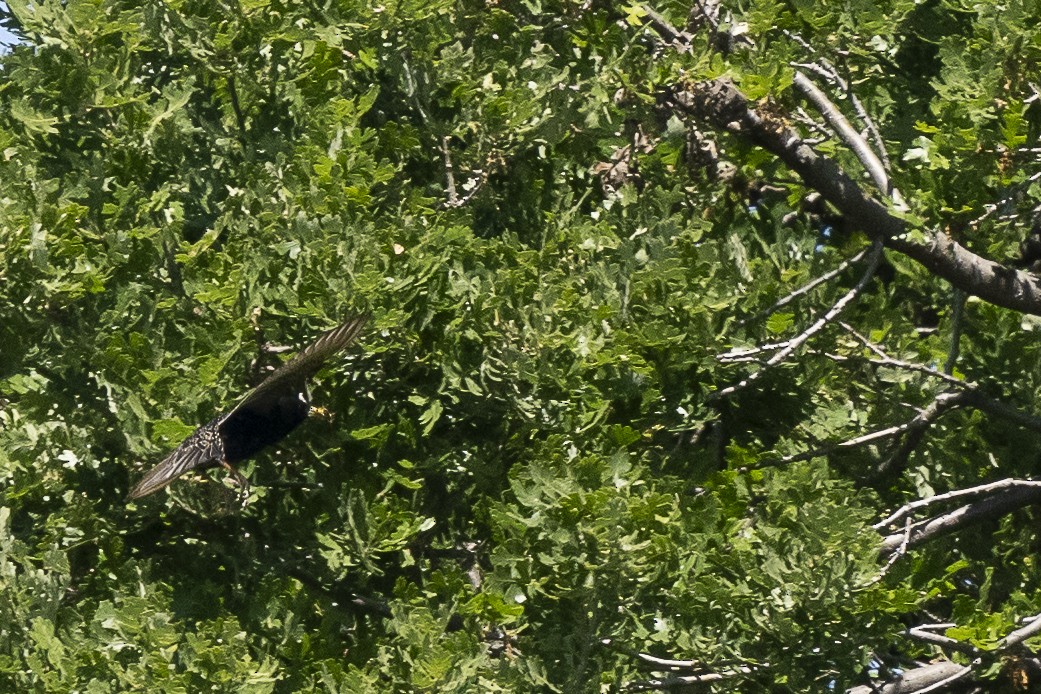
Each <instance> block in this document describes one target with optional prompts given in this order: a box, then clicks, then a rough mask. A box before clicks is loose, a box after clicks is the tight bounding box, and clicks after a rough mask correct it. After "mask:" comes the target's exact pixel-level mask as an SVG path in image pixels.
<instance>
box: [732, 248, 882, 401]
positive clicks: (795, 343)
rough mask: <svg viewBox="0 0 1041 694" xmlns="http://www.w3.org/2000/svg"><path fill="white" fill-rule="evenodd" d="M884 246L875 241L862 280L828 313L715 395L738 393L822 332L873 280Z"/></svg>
mask: <svg viewBox="0 0 1041 694" xmlns="http://www.w3.org/2000/svg"><path fill="white" fill-rule="evenodd" d="M884 248H885V247H884V246H883V245H882V244H881V243H880V242H879V241H878V240H876V241H875V244H874V246H872V248H871V255H870V256H869V259H868V267H867V270H865V272H864V275H863V276H862V277H861V278H860V280H859V281H858V282H857V283H856V285H854V287H853V288H852V289H850V290H849V291H848V292H846V293H845V294H844V295H843V296H842V298H840V299H839V300H838V301H836V302H835V304H834V305H833V306H832V307H831V308H830V309H828V312H827V313H825V314H824V315H823V316H821V317H820V318H818V319H817V320H816V321H815V322H814V323H813V325H811V326H810V327H808V328H807V329H806V330H804V331H803V332H802V333H801V334H799V335H798V336H797V337H795V338H793V339H791V340H789V341H788V344H787V345H786V346H785V347H784V348H783V349H781V350H780V351H778V352H777V353H776V354H774V355H773V356H772V357H770V358H769V359H767V360H766V363H765V364H764V365H763V368H761V369H759V370H758V371H755V372H753V373H752V374H750V375H749V376H747V377H745V378H744V379H743V380H741V381H740V382H738V383H735V384H734V385H732V386H727V387H726V388H723V389H722V390H720V391H717V392H716V393H715V394H714V396H713V397H714V398H715V399H718V398H725V397H727V396H729V395H732V394H734V393H736V392H737V391H739V390H741V389H742V388H745V387H747V386H748V385H749V384H751V383H752V382H753V381H755V380H757V379H758V378H759V377H761V376H762V375H763V373H765V372H766V370H767V369H768V368H769V367H771V366H776V365H777V364H780V363H781V362H782V361H784V360H785V359H787V358H788V357H789V356H790V355H791V354H792V353H793V352H795V350H797V349H798V348H799V347H800V346H802V345H803V344H804V343H805V342H806V341H807V340H809V339H810V338H811V337H813V336H814V335H816V334H817V333H818V332H820V330H821V329H822V328H823V327H824V326H825V325H827V324H828V323H830V322H831V321H833V320H835V318H837V317H838V316H839V314H841V313H842V311H843V310H844V309H845V308H846V307H847V306H848V305H849V304H850V302H852V301H853V300H854V299H855V298H857V296H858V295H859V294H860V292H862V291H863V290H864V287H866V286H867V284H868V282H870V281H871V278H872V277H874V275H875V270H877V269H878V266H879V263H881V262H882V251H883V250H884Z"/></svg>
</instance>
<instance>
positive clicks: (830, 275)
mask: <svg viewBox="0 0 1041 694" xmlns="http://www.w3.org/2000/svg"><path fill="white" fill-rule="evenodd" d="M868 250H869V249H868V248H865V249H863V250H862V251H860V252H859V253H857V254H856V255H855V256H853V257H852V258H847V259H846V260H843V261H842V262H841V263H839V264H838V266H836V267H835V269H834V270H829V271H828V272H825V273H824V274H823V275H821V276H820V277H817V278H815V279H813V280H811V281H809V282H807V283H806V284H804V285H802V286H801V287H799V288H798V289H796V290H795V291H793V292H791V293H789V294H788V295H786V296H784V297H782V298H780V299H778V300H777V301H775V302H774V303H773V304H772V305H770V306H769V307H767V308H764V309H763V310H761V311H758V312H756V313H755V315H752V316H750V317H748V318H744V319H742V320H740V321H738V324H737V327H739V328H740V327H744V326H746V325H748V324H749V323H754V322H755V321H757V320H760V319H761V318H763V317H764V316H769V315H771V314H773V313H774V312H775V311H777V310H778V309H780V308H782V307H784V306H787V305H788V304H790V303H791V302H792V301H794V300H795V299H798V298H799V297H800V296H802V295H804V294H808V293H809V292H812V291H813V290H814V289H816V288H817V287H819V286H821V285H822V284H824V283H825V282H829V281H831V280H833V279H835V278H836V277H838V276H839V275H841V274H842V273H843V272H845V271H846V269H847V268H849V266H851V265H854V264H856V263H859V262H860V261H861V260H863V259H864V256H865V255H867V252H868Z"/></svg>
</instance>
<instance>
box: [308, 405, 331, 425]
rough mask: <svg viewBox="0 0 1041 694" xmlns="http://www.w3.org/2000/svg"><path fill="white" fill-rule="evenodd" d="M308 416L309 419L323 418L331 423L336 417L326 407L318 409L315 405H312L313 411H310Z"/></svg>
mask: <svg viewBox="0 0 1041 694" xmlns="http://www.w3.org/2000/svg"><path fill="white" fill-rule="evenodd" d="M307 415H308V416H309V417H321V418H322V419H324V420H326V421H327V422H331V421H332V420H333V417H335V416H336V415H334V414H333V413H332V412H330V411H329V410H327V409H325V408H324V407H316V406H315V405H311V409H310V410H308V412H307Z"/></svg>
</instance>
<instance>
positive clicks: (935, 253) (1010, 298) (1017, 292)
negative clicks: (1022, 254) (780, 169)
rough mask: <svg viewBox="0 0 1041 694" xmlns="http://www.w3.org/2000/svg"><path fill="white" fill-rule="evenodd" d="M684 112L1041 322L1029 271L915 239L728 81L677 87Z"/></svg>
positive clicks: (890, 238) (942, 273) (966, 284)
mask: <svg viewBox="0 0 1041 694" xmlns="http://www.w3.org/2000/svg"><path fill="white" fill-rule="evenodd" d="M671 99H672V103H673V104H674V105H675V107H676V108H677V109H678V110H681V111H683V112H685V113H688V114H690V115H692V116H694V117H695V118H698V119H701V120H704V121H707V122H709V123H711V124H713V125H714V126H716V127H718V128H721V129H723V130H727V131H729V132H731V133H734V134H736V135H739V136H742V137H745V138H747V139H748V140H749V141H751V142H753V143H754V144H757V145H759V146H761V147H763V148H764V149H766V150H768V151H770V152H772V153H773V154H775V155H776V156H777V157H778V158H780V159H781V160H782V161H783V162H784V163H785V164H787V165H788V167H789V168H791V169H792V170H793V171H794V172H795V173H797V174H798V175H799V176H800V177H801V178H802V179H803V182H804V183H805V184H806V185H807V186H809V187H810V188H813V189H814V190H817V191H818V192H820V193H821V195H823V196H824V198H825V199H826V200H827V201H828V202H830V203H831V204H832V205H834V206H835V207H836V208H837V209H838V210H839V212H841V213H842V214H843V215H844V216H845V217H846V218H847V219H848V220H850V222H851V223H853V224H854V225H856V226H857V227H858V228H859V229H860V230H861V231H863V232H864V233H866V234H867V235H868V236H870V237H871V238H874V239H881V240H883V241H884V242H885V244H886V246H887V247H889V248H892V249H894V250H896V251H899V252H901V253H903V254H905V255H907V256H908V257H909V258H912V259H913V260H915V261H917V262H918V263H920V264H921V265H922V266H924V267H925V268H926V269H927V270H929V271H930V272H932V273H933V274H935V275H937V276H939V277H942V278H943V279H946V280H947V281H948V282H950V283H951V284H952V285H954V286H955V287H957V288H958V289H961V290H962V291H964V292H965V293H966V294H970V295H972V296H977V297H979V298H981V299H983V300H985V301H988V302H990V303H992V304H994V305H995V306H1001V307H1004V308H1009V309H1013V310H1016V311H1022V312H1024V313H1030V314H1034V315H1041V280H1039V279H1038V278H1037V277H1035V276H1033V275H1032V274H1030V273H1028V272H1024V271H1021V270H1017V269H1015V268H1011V267H1007V266H1004V265H1002V264H1000V263H996V262H993V261H991V260H987V259H986V258H983V257H981V256H979V255H976V254H975V253H973V252H971V251H969V250H968V249H966V248H965V247H963V246H961V245H960V244H958V243H957V242H956V241H954V240H953V239H952V238H951V237H950V236H948V235H947V234H946V233H942V232H933V233H931V234H926V235H925V238H924V239H921V240H918V239H913V238H911V237H910V235H909V233H908V232H910V231H912V229H911V228H910V227H909V226H908V225H907V223H906V222H905V221H904V220H903V219H901V218H900V217H898V216H896V215H895V214H892V213H891V212H889V210H888V209H887V208H886V206H885V205H884V204H882V203H881V202H879V201H878V200H876V199H874V198H872V197H871V196H869V195H867V194H865V193H864V191H863V190H861V189H860V187H859V186H858V185H857V183H856V182H855V181H854V180H853V179H852V178H851V177H850V176H849V175H848V174H847V173H846V172H845V171H843V170H842V169H841V168H840V167H839V166H838V164H836V163H835V162H834V161H832V160H831V159H828V158H827V157H824V156H822V155H820V154H818V153H817V152H815V151H814V150H813V149H812V148H810V147H809V146H808V145H806V143H805V142H803V140H802V138H801V137H800V135H799V134H798V133H797V132H796V131H795V130H793V129H792V128H790V127H788V125H786V124H785V122H784V120H783V119H782V118H779V117H777V116H773V115H768V114H764V113H760V112H759V111H758V110H756V109H754V108H751V107H750V106H749V103H748V100H747V98H745V96H744V95H743V94H742V93H741V92H740V91H738V89H737V88H736V87H734V85H733V84H731V83H730V82H729V81H728V80H726V79H722V78H721V79H716V80H710V81H706V82H700V83H698V84H694V85H685V86H683V87H678V88H677V89H675V90H674V91H673V93H672V94H671Z"/></svg>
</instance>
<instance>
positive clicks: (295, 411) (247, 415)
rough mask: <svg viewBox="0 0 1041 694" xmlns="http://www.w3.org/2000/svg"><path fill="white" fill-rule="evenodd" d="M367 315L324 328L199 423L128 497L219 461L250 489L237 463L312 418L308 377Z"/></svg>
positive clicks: (342, 345)
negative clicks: (229, 404)
mask: <svg viewBox="0 0 1041 694" xmlns="http://www.w3.org/2000/svg"><path fill="white" fill-rule="evenodd" d="M366 320H368V317H367V316H357V317H355V318H352V319H351V320H349V321H347V322H346V323H344V324H343V325H341V326H340V327H338V328H334V329H333V330H330V331H329V332H327V333H325V334H324V335H322V336H321V337H319V338H318V339H317V340H315V342H314V344H312V345H311V346H310V347H307V348H305V349H304V350H303V351H301V352H300V353H299V354H297V355H296V356H295V357H293V358H292V359H290V360H289V361H288V362H286V363H285V364H283V365H282V366H281V367H279V368H278V369H277V370H276V371H275V372H274V373H272V374H271V375H270V376H268V377H267V378H266V379H265V380H264V382H263V383H261V384H260V385H259V386H257V387H256V388H254V389H253V391H252V392H251V393H249V395H247V396H246V397H244V398H243V399H242V401H241V402H239V404H238V405H236V406H235V407H233V408H232V409H231V410H230V411H228V412H225V413H223V414H221V415H219V416H217V417H216V418H214V419H213V421H211V422H210V423H209V424H204V425H203V426H201V427H199V428H198V429H196V430H195V431H194V432H193V433H192V435H191V436H189V437H188V438H186V439H185V440H184V441H182V442H181V445H180V446H178V447H177V448H176V450H174V452H173V453H171V454H170V455H168V456H167V457H166V459H165V460H163V462H161V463H159V464H158V465H156V466H155V467H154V468H152V469H151V470H149V471H148V473H147V474H145V476H144V477H142V478H141V480H140V481H138V483H137V484H136V485H134V488H133V489H131V490H130V495H129V497H128V499H140V498H141V497H143V496H146V495H148V494H151V493H152V492H155V491H158V490H160V489H162V488H163V487H165V486H166V485H168V484H170V483H171V482H173V481H174V480H175V479H177V478H178V477H180V476H181V475H183V474H184V473H186V472H188V471H189V470H195V469H205V468H210V467H215V466H217V465H222V466H224V468H226V469H227V470H228V472H230V473H231V474H232V475H233V476H234V477H235V479H236V480H237V481H238V483H239V485H240V486H241V487H242V488H243V489H248V488H249V483H248V482H247V481H246V478H245V477H243V476H242V475H241V474H240V473H239V472H238V470H236V469H235V468H234V467H232V465H233V464H234V463H238V462H240V461H243V460H246V459H247V458H249V457H250V456H252V455H253V454H255V453H256V452H257V451H259V450H260V449H262V448H264V447H265V446H269V445H271V444H273V443H276V442H278V441H281V440H282V439H283V438H284V437H285V436H286V434H288V433H289V432H291V431H292V430H293V429H295V428H296V427H297V426H298V425H299V424H300V423H301V422H303V421H304V420H305V419H307V415H308V414H309V413H310V411H311V402H310V401H311V397H310V394H309V393H308V392H307V380H308V379H309V378H311V377H312V376H314V374H315V373H316V372H317V371H318V369H320V368H322V364H323V363H324V362H325V360H326V359H328V358H329V357H331V356H333V355H334V354H336V353H337V352H339V351H340V350H342V349H344V348H345V347H347V345H349V344H350V343H351V340H353V339H354V338H355V337H357V336H358V333H360V332H361V329H362V327H363V326H364V325H365V322H366Z"/></svg>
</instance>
